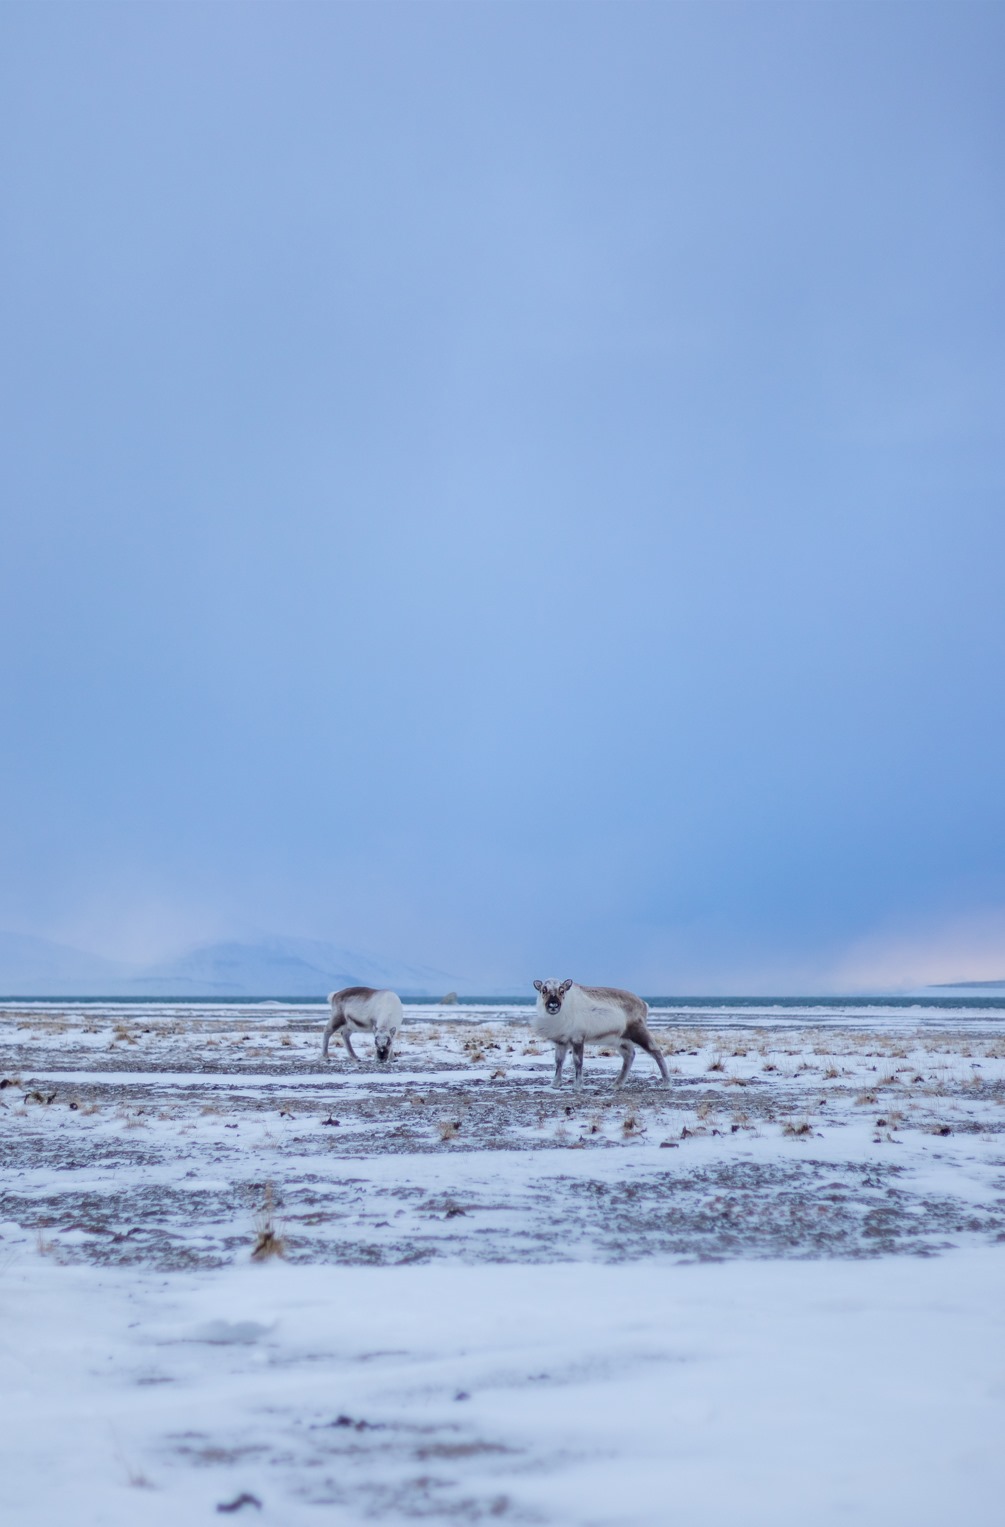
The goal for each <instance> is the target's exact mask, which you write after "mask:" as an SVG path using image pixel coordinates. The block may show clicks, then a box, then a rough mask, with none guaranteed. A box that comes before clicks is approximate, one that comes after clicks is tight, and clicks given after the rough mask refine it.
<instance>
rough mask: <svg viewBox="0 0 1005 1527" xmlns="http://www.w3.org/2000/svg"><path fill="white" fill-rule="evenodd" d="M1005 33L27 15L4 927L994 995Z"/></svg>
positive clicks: (16, 127)
mask: <svg viewBox="0 0 1005 1527" xmlns="http://www.w3.org/2000/svg"><path fill="white" fill-rule="evenodd" d="M1003 63H1005V10H1003V8H1002V6H1000V5H997V4H988V5H982V4H963V5H961V4H959V3H956V0H953V3H951V4H947V5H934V4H933V5H927V4H923V3H921V4H918V3H911V4H895V5H887V4H883V3H871V4H869V5H850V4H831V5H827V4H795V5H788V4H784V3H772V4H763V5H762V4H758V3H743V4H737V5H720V4H716V3H702V4H688V5H675V4H672V3H662V4H646V3H641V4H626V3H620V0H619V3H611V4H601V5H592V4H589V3H583V0H579V3H576V4H574V5H569V4H548V3H536V4H532V5H522V4H488V3H486V4H475V3H472V4H465V3H462V4H434V3H406V4H402V5H396V4H373V3H362V4H338V5H325V4H313V5H297V4H288V3H282V4H277V5H272V4H262V5H256V4H244V3H242V4H238V5H227V4H219V3H214V4H199V3H194V4H186V5H181V4H168V5H158V4H150V3H147V4H143V5H132V4H118V5H101V4H88V3H73V4H71V5H68V6H61V5H59V4H46V5H38V4H35V3H30V4H25V5H18V4H11V3H7V4H5V5H4V6H3V7H2V8H0V134H2V172H0V173H2V179H0V206H2V212H0V218H2V223H3V238H2V253H0V305H2V334H0V368H2V384H0V385H2V398H0V406H2V418H3V429H4V434H5V437H6V438H5V443H4V449H3V451H2V456H0V491H2V505H3V543H2V545H3V551H2V557H0V665H2V671H0V716H2V729H3V730H2V740H3V747H2V753H0V785H2V799H3V814H2V827H0V927H5V928H8V929H14V930H18V931H23V932H31V933H36V934H42V935H45V936H49V937H57V938H62V939H65V940H67V941H70V942H76V943H78V944H80V945H81V946H84V947H87V948H91V949H95V950H99V951H101V952H103V953H108V954H117V955H121V956H124V957H130V958H143V957H147V956H149V957H154V956H160V955H162V954H166V953H170V952H171V951H172V950H174V949H176V948H177V947H179V946H181V945H183V944H185V943H188V942H193V941H196V940H198V939H202V938H212V937H216V936H222V935H225V934H241V935H243V934H249V933H252V932H254V931H255V930H258V931H262V932H266V931H267V932H278V933H291V934H303V935H308V936H313V937H320V938H331V939H333V940H335V941H337V942H339V943H341V944H343V945H346V946H348V947H350V948H351V947H362V948H368V949H372V950H376V951H380V952H382V953H384V954H386V955H388V956H392V957H400V958H402V959H413V960H418V961H421V962H423V963H426V964H430V965H436V966H438V967H440V968H443V969H446V970H449V971H451V972H456V973H457V975H458V976H459V977H460V978H461V979H462V980H466V981H467V982H468V989H469V990H471V989H477V987H478V985H479V984H480V983H482V984H487V983H489V982H492V983H497V984H498V983H500V982H501V983H503V984H507V983H509V984H511V985H512V987H513V989H519V988H520V987H521V986H522V985H523V984H525V983H526V982H527V981H529V979H531V978H532V977H534V976H547V975H557V976H560V977H563V976H566V975H572V976H574V977H576V978H577V979H579V980H583V981H590V980H602V981H607V982H616V983H619V984H629V985H636V986H639V987H641V988H642V989H644V990H648V991H658V990H664V991H700V990H707V991H729V990H732V991H736V990H743V989H747V990H760V991H786V990H789V991H791V990H799V989H806V990H811V989H828V988H829V989H839V988H843V989H849V988H851V987H855V986H859V987H861V986H863V985H869V984H877V983H878V984H883V985H892V984H897V983H898V982H901V981H908V982H914V981H919V980H949V979H952V978H954V977H959V976H971V977H980V976H984V977H993V976H1005V790H1003V760H1005V685H1003V657H1005V600H1003V597H1002V595H1003V571H1005V517H1003V507H1005V442H1003V423H1002V419H1003V410H1002V403H1003V398H1005V366H1003V302H1002V298H1003V284H1005V248H1003V242H1005V241H1003V233H1005V210H1003V209H1005V196H1003V191H1005V186H1003V173H1002V172H1003V161H1005V105H1003V102H1005V92H1003V89H1002V75H1003Z"/></svg>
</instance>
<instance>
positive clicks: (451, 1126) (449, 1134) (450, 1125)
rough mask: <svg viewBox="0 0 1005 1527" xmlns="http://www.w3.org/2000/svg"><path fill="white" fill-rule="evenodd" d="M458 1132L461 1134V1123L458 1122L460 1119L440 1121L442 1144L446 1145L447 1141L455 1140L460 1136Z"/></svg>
mask: <svg viewBox="0 0 1005 1527" xmlns="http://www.w3.org/2000/svg"><path fill="white" fill-rule="evenodd" d="M460 1132H461V1121H460V1119H441V1121H440V1139H441V1140H442V1141H443V1143H444V1144H446V1143H447V1141H448V1140H456V1139H457V1136H458V1135H459V1134H460Z"/></svg>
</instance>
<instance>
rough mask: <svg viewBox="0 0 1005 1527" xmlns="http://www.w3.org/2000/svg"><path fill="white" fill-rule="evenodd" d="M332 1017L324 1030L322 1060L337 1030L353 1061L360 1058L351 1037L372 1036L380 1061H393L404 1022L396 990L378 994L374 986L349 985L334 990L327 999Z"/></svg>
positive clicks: (325, 1056)
mask: <svg viewBox="0 0 1005 1527" xmlns="http://www.w3.org/2000/svg"><path fill="white" fill-rule="evenodd" d="M328 1001H329V1002H330V1003H331V1010H332V1015H331V1017H330V1018H329V1020H328V1027H327V1028H326V1029H325V1037H324V1043H323V1044H322V1046H321V1059H322V1060H327V1059H328V1041H329V1039H331V1037H332V1035H333V1034H334V1033H335V1032H336V1031H338V1032H339V1033H341V1035H342V1043H343V1044H344V1045H345V1047H346V1049H347V1050H348V1051H349V1054H350V1055H351V1056H352V1058H353V1060H359V1056H358V1055H357V1054H356V1051H355V1050H354V1049H353V1047H352V1039H351V1038H350V1035H352V1034H362V1033H366V1034H372V1035H373V1043H374V1048H375V1050H376V1052H377V1059H378V1060H379V1061H387V1060H390V1059H391V1049H392V1047H393V1045H394V1040H395V1036H396V1034H397V1033H398V1030H399V1029H400V1028H401V1026H402V1024H403V1023H404V1021H405V1019H404V1014H403V1013H402V1010H401V999H400V997H398V996H397V995H396V993H395V992H393V991H375V990H374V988H373V987H372V986H347V987H345V988H344V990H342V991H333V992H332V994H331V996H330V997H329V998H328Z"/></svg>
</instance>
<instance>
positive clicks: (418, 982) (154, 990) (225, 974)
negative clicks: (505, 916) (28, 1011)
mask: <svg viewBox="0 0 1005 1527" xmlns="http://www.w3.org/2000/svg"><path fill="white" fill-rule="evenodd" d="M357 984H358V985H362V986H389V987H393V988H394V990H396V991H399V992H401V993H402V995H404V996H415V997H439V996H442V995H443V994H444V993H445V992H447V991H449V990H450V989H451V987H456V986H458V985H466V984H467V983H465V982H463V981H459V980H458V977H457V976H456V975H451V974H450V973H449V972H447V971H440V970H434V969H431V968H429V967H426V966H416V965H407V964H404V963H402V962H401V961H395V960H389V959H386V958H384V957H382V956H379V955H372V954H360V953H358V952H356V951H353V950H349V949H342V948H340V947H339V946H337V945H335V944H329V943H325V942H323V941H322V940H318V939H300V938H279V937H266V938H261V939H256V940H253V941H252V940H249V941H237V940H228V941H223V942H219V943H212V944H201V945H199V946H198V947H196V948H194V949H191V950H189V951H188V952H187V953H185V954H182V955H180V956H179V957H178V958H176V959H173V960H164V961H161V962H159V963H158V964H156V965H151V966H146V967H136V966H129V965H126V964H124V963H118V962H116V961H114V960H106V959H102V958H101V957H100V956H98V955H92V954H85V953H84V952H83V951H82V950H79V949H71V948H70V947H68V946H67V945H64V944H57V943H53V942H51V941H50V940H48V939H41V938H32V937H29V936H26V935H22V934H13V933H0V996H8V997H63V996H74V997H88V996H93V997H307V998H311V997H315V998H321V997H324V996H326V995H327V993H328V992H330V991H334V990H335V989H336V988H337V987H340V986H354V985H357Z"/></svg>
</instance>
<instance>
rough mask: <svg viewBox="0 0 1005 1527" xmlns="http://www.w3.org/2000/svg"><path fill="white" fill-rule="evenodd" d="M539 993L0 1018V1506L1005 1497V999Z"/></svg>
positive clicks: (731, 1516) (613, 1513)
mask: <svg viewBox="0 0 1005 1527" xmlns="http://www.w3.org/2000/svg"><path fill="white" fill-rule="evenodd" d="M527 1017H528V1014H527V1012H526V1010H521V1009H514V1008H506V1007H501V1006H500V1007H493V1008H484V1009H477V1010H476V1009H470V1008H451V1009H445V1010H443V1011H440V1010H436V1009H429V1008H420V1009H414V1010H410V1018H411V1020H412V1021H411V1022H410V1025H409V1027H408V1029H407V1030H406V1034H405V1037H404V1040H403V1043H402V1046H401V1052H400V1055H399V1058H398V1059H397V1060H396V1062H395V1063H394V1064H393V1066H391V1067H389V1068H381V1069H378V1068H377V1066H376V1064H375V1063H374V1061H373V1059H372V1051H371V1050H370V1049H369V1048H368V1045H367V1041H366V1040H365V1039H360V1040H359V1041H358V1042H357V1048H358V1049H359V1051H360V1053H361V1054H362V1055H365V1056H366V1059H365V1060H364V1062H363V1063H362V1064H361V1065H359V1066H357V1067H351V1066H350V1063H348V1062H347V1061H346V1060H345V1059H344V1058H342V1057H341V1056H340V1057H339V1058H338V1059H337V1060H334V1061H333V1062H332V1063H331V1064H330V1065H329V1066H328V1067H327V1068H324V1067H322V1065H321V1064H320V1063H319V1061H318V1058H317V1054H318V1047H319V1039H320V1031H321V1028H322V1026H323V1018H324V1014H323V1012H322V1011H321V1009H319V1008H308V1007H306V1006H305V1007H298V1008H284V1007H278V1006H258V1007H249V1008H246V1009H241V1008H235V1007H226V1008H214V1009H211V1008H200V1009H192V1008H184V1007H178V1006H173V1007H172V1006H167V1005H165V1006H163V1007H152V1006H137V1007H135V1008H124V1007H121V1006H114V1007H113V1006H107V1007H102V1006H101V1005H84V1006H74V1007H72V1008H71V1007H61V1006H59V1005H32V1006H31V1007H20V1008H9V1009H7V1010H6V1011H2V1012H0V1046H2V1048H0V1079H2V1080H3V1081H5V1082H7V1083H8V1085H7V1086H5V1087H3V1089H2V1090H0V1105H3V1106H0V1137H2V1142H3V1154H2V1197H0V1341H2V1371H3V1373H4V1376H5V1377H4V1382H3V1385H2V1387H0V1418H2V1428H0V1436H2V1438H3V1442H2V1444H0V1449H2V1451H3V1453H4V1455H5V1456H4V1458H3V1461H2V1467H3V1484H2V1485H0V1501H3V1503H4V1505H5V1507H7V1508H8V1509H9V1510H10V1512H11V1517H10V1519H11V1521H12V1522H17V1523H25V1524H34V1523H38V1524H43V1523H44V1524H47V1527H48V1524H52V1523H62V1522H64V1521H65V1522H71V1521H72V1522H74V1523H82V1524H91V1523H93V1524H99V1523H100V1524H109V1527H119V1524H123V1527H124V1524H133V1523H148V1522H149V1523H151V1524H159V1523H161V1522H165V1523H166V1522H168V1521H171V1522H172V1523H173V1522H176V1521H177V1520H178V1519H179V1516H180V1515H181V1516H182V1517H183V1518H186V1517H187V1519H189V1520H193V1521H196V1520H209V1519H213V1520H217V1519H219V1516H218V1513H220V1512H221V1510H222V1508H227V1507H230V1506H231V1505H234V1503H235V1502H238V1501H240V1498H241V1496H242V1495H244V1496H247V1497H251V1499H246V1500H245V1501H244V1503H243V1504H240V1505H237V1506H236V1507H235V1510H234V1511H233V1513H227V1512H224V1513H223V1514H233V1515H234V1516H235V1517H236V1516H240V1517H241V1518H242V1519H248V1520H251V1519H253V1520H261V1521H263V1522H266V1521H273V1522H276V1523H283V1524H285V1523H289V1524H291V1527H294V1524H297V1523H300V1522H318V1521H333V1522H347V1523H355V1522H363V1521H367V1520H383V1521H388V1522H394V1521H401V1520H407V1519H413V1518H414V1519H423V1518H426V1519H429V1520H431V1521H439V1520H444V1521H457V1522H478V1521H492V1520H500V1521H513V1522H540V1523H555V1524H559V1523H571V1524H581V1527H587V1524H597V1527H601V1524H605V1523H610V1524H614V1523H625V1524H628V1523H639V1524H642V1523H645V1524H653V1527H656V1524H664V1523H675V1522H678V1521H681V1522H683V1521H685V1520H689V1519H693V1518H697V1517H699V1516H700V1518H701V1519H702V1521H704V1522H706V1523H712V1524H718V1523H722V1524H724V1527H725V1524H726V1523H727V1522H728V1523H730V1524H740V1527H744V1524H757V1523H761V1522H764V1523H768V1522H771V1523H773V1524H781V1527H785V1524H789V1523H792V1524H795V1523H797V1522H799V1523H800V1524H802V1523H805V1522H807V1521H812V1522H822V1523H829V1522H832V1521H833V1522H842V1523H843V1522H848V1521H853V1522H859V1523H865V1524H871V1523H873V1522H875V1523H876V1524H877V1527H878V1524H880V1523H885V1524H894V1527H896V1524H900V1523H903V1524H904V1527H908V1524H931V1527H936V1524H938V1527H943V1524H944V1523H946V1522H948V1521H951V1520H955V1519H956V1518H957V1517H960V1518H962V1519H965V1520H967V1521H968V1522H970V1523H975V1524H978V1527H981V1524H985V1523H987V1524H991V1523H995V1524H997V1523H998V1522H999V1521H1001V1519H1002V1500H1003V1499H1005V1448H1003V1447H1002V1445H1001V1436H1002V1430H1003V1422H1005V1340H1003V1336H1005V1301H1003V1298H1002V1294H1003V1291H1005V1133H1003V1128H1005V1107H1003V1104H1005V1029H1003V1026H1002V1024H1001V1022H1000V1019H999V1018H998V1017H997V1015H995V1014H994V1013H988V1012H987V1011H978V1010H975V1011H973V1012H970V1013H966V1012H964V1013H960V1012H959V1011H957V1012H955V1013H952V1012H946V1013H944V1014H938V1013H934V1014H933V1013H932V1011H931V1010H929V1011H927V1012H919V1013H911V1012H905V1011H904V1010H903V1009H901V1010H891V1011H884V1010H882V1009H881V1008H877V1009H875V1010H872V1011H867V1012H863V1011H862V1010H861V1009H858V1010H856V1011H851V1012H843V1011H840V1010H837V1009H835V1010H832V1011H830V1012H827V1011H823V1012H821V1011H819V1010H817V1011H814V1012H813V1013H810V1012H809V1011H807V1012H806V1013H802V1014H800V1013H798V1012H797V1013H795V1014H793V1012H792V1011H791V1009H789V1010H786V1011H784V1012H772V1011H771V1010H770V1009H763V1010H750V1009H746V1010H744V1011H742V1012H730V1011H729V1010H728V1009H725V1008H724V1009H723V1010H722V1011H720V1012H714V1013H710V1012H707V1011H706V1012H702V1013H695V1012H685V1011H682V1010H677V1011H675V1012H665V1013H656V1014H655V1015H654V1020H653V1027H654V1028H655V1029H656V1030H657V1033H658V1036H659V1038H660V1041H661V1043H662V1044H663V1046H664V1049H665V1050H666V1052H667V1055H668V1059H669V1061H670V1063H671V1066H672V1068H673V1070H672V1082H671V1087H670V1088H669V1089H667V1088H662V1087H660V1086H659V1085H657V1081H656V1076H655V1070H654V1068H653V1067H652V1063H651V1062H650V1061H648V1059H647V1058H646V1057H645V1056H640V1057H639V1059H638V1061H637V1063H636V1069H635V1071H634V1073H633V1077H632V1083H631V1085H630V1086H629V1087H627V1088H626V1089H625V1091H624V1092H623V1093H622V1094H620V1095H615V1094H614V1093H613V1091H612V1083H613V1078H614V1076H615V1075H616V1071H617V1067H618V1065H619V1064H620V1062H619V1060H618V1059H617V1058H616V1057H614V1056H603V1055H597V1054H596V1053H594V1054H592V1055H590V1056H588V1059H587V1079H588V1085H587V1088H586V1090H585V1091H584V1093H583V1094H582V1096H581V1097H579V1098H577V1097H576V1096H575V1095H574V1094H573V1093H572V1092H571V1091H562V1092H560V1093H556V1092H554V1091H552V1089H551V1088H550V1087H549V1086H548V1081H549V1079H550V1074H551V1058H550V1055H549V1054H548V1053H546V1052H545V1050H544V1049H543V1048H542V1046H540V1045H539V1044H537V1043H536V1042H535V1041H534V1040H533V1038H532V1036H531V1035H530V1033H529V1030H528V1027H527ZM333 1054H334V1052H333ZM270 1238H271V1239H270ZM277 1239H278V1240H280V1241H281V1242H282V1243H283V1245H282V1249H283V1250H284V1252H285V1256H283V1257H271V1258H268V1259H266V1260H264V1261H261V1262H253V1261H252V1260H251V1252H252V1249H253V1248H254V1246H255V1245H256V1243H258V1244H260V1245H261V1244H263V1243H264V1244H265V1246H266V1247H268V1246H269V1245H271V1244H274V1243H275V1241H276V1240H277Z"/></svg>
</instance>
